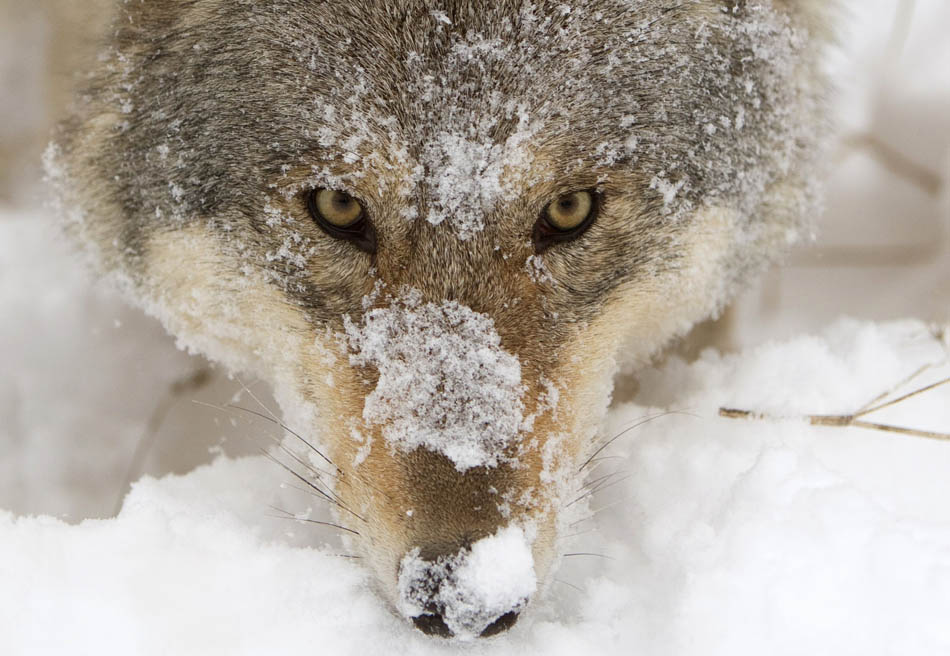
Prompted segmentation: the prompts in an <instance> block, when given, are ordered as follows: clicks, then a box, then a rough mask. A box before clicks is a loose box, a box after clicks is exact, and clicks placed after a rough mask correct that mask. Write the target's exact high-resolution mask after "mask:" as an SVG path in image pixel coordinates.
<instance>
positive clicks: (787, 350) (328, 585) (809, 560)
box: [0, 0, 950, 656]
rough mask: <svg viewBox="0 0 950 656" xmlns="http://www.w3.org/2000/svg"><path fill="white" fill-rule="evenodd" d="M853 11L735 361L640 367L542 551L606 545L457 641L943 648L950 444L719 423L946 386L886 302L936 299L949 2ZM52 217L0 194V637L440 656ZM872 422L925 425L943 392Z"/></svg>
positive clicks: (145, 649)
mask: <svg viewBox="0 0 950 656" xmlns="http://www.w3.org/2000/svg"><path fill="white" fill-rule="evenodd" d="M859 4H860V6H859V7H857V9H858V10H859V11H858V12H857V13H856V14H855V16H854V17H853V18H852V19H850V20H849V26H850V29H849V32H848V34H849V36H848V37H847V39H846V44H845V45H846V50H847V51H848V52H850V53H852V54H853V55H854V59H853V60H850V61H851V62H858V63H857V64H854V63H845V64H842V66H844V67H845V69H846V70H847V71H848V73H847V75H845V78H846V79H847V80H848V86H847V88H846V92H845V94H844V96H843V97H842V100H841V103H840V104H841V106H842V108H843V111H844V115H845V134H846V135H852V136H853V137H855V138H853V139H851V140H848V141H847V143H850V144H851V145H850V146H848V145H847V143H845V144H843V145H842V147H841V149H840V152H839V161H838V166H836V168H835V173H834V176H833V178H832V180H831V194H830V198H829V213H828V215H827V216H826V217H825V218H824V219H823V220H822V225H821V228H822V235H823V236H822V240H821V242H820V248H819V250H818V251H817V254H805V253H801V254H798V255H796V256H795V258H794V259H793V261H792V263H791V266H790V267H789V268H787V269H785V270H784V272H783V273H781V274H773V276H772V277H770V278H769V279H767V280H766V281H765V282H764V283H763V284H762V285H761V286H759V287H758V288H757V289H756V290H754V291H752V292H750V293H749V294H748V295H746V297H744V298H743V299H742V301H741V302H740V303H739V305H738V306H737V309H736V310H735V311H734V313H733V315H732V317H731V320H730V321H731V323H730V325H729V327H730V330H729V331H728V333H727V334H726V335H725V337H720V341H721V342H723V343H726V344H728V345H730V346H733V347H735V348H736V350H737V352H736V353H734V354H731V355H718V354H716V353H715V352H711V351H710V352H706V353H705V354H704V355H703V356H702V357H701V358H700V359H699V360H697V361H696V362H694V363H691V364H689V363H685V362H683V361H680V360H677V359H675V358H674V359H670V360H668V361H667V362H665V363H664V364H662V365H659V366H658V368H657V369H655V370H651V371H648V372H645V373H644V374H643V375H642V376H641V378H640V390H641V391H640V393H639V395H638V396H637V397H636V398H635V402H634V403H633V404H630V405H624V406H620V407H617V408H615V409H614V410H613V412H612V413H611V415H610V418H609V422H608V425H607V426H606V427H605V429H604V435H605V436H607V437H610V436H612V435H615V434H617V433H618V432H620V431H621V430H623V429H624V428H625V427H627V426H629V425H630V424H631V422H634V421H635V420H637V419H638V418H640V417H644V416H654V415H656V414H659V413H661V412H672V414H666V415H664V416H662V417H659V418H657V419H655V420H652V421H650V422H648V423H646V424H643V425H642V426H640V427H638V428H637V429H635V430H633V431H631V432H630V433H628V434H627V435H626V436H624V437H623V438H621V439H619V440H617V442H616V443H614V444H613V445H612V446H611V447H610V448H609V450H607V451H606V452H605V454H607V455H610V456H611V457H614V456H616V458H614V459H610V460H605V461H604V462H603V464H602V466H601V467H602V469H601V472H602V473H603V474H606V473H608V472H610V471H613V470H616V471H621V472H626V475H627V476H629V478H626V479H625V480H623V481H622V482H619V483H617V484H615V485H613V486H612V487H609V488H607V489H605V490H604V491H602V492H600V493H598V494H597V495H596V496H595V497H594V498H592V499H590V500H589V502H590V507H591V510H592V512H594V511H599V512H596V514H594V515H593V516H592V518H591V519H590V520H588V521H586V522H584V523H582V524H579V525H578V526H577V536H576V537H574V538H572V539H570V540H568V541H566V542H565V544H564V548H563V551H564V553H579V552H591V553H597V554H601V555H602V556H609V558H603V557H599V556H589V557H588V556H577V557H567V558H565V559H564V563H563V565H562V568H561V570H560V571H559V573H558V574H557V578H558V581H556V582H555V583H554V584H553V586H552V588H551V590H550V591H549V594H548V596H547V600H546V601H544V602H543V603H542V604H540V605H539V606H537V607H535V608H534V610H533V611H532V612H531V613H530V614H528V615H527V616H526V617H525V618H524V620H523V621H522V622H521V623H520V624H519V625H518V626H517V627H516V628H515V629H514V630H513V632H512V633H511V634H510V635H506V636H502V637H500V638H497V639H493V640H491V641H489V642H485V643H483V644H478V645H474V646H470V647H467V648H465V649H464V651H471V652H473V653H500V654H503V653H514V652H515V651H516V650H517V651H522V652H526V653H544V654H553V655H555V656H556V655H558V654H576V653H578V652H587V653H596V654H614V653H616V654H621V653H622V654H632V653H643V654H677V655H679V654H693V653H696V654H700V653H702V654H710V653H712V654H719V653H722V654H726V653H728V654H757V653H769V654H835V655H836V656H837V655H841V654H862V655H863V654H901V655H902V656H904V655H918V654H919V655H927V656H929V655H932V654H940V653H950V624H948V623H947V621H946V616H947V613H948V612H950V504H947V503H946V500H947V499H948V498H950V476H947V474H946V472H948V471H950V444H948V443H941V442H936V441H928V440H923V439H918V438H911V437H904V436H900V435H895V434H890V433H877V432H869V431H860V430H856V429H844V428H813V427H809V426H807V425H806V424H805V423H804V422H803V421H801V420H794V419H790V420H786V421H770V422H766V421H754V422H746V421H737V420H731V419H722V418H719V417H718V416H717V413H718V409H719V407H721V406H724V405H725V406H736V407H740V408H745V409H749V410H755V411H761V412H768V413H770V414H773V415H780V416H800V415H803V414H816V413H824V414H827V413H851V412H854V411H856V410H857V409H859V408H860V407H862V406H863V405H864V404H866V403H867V402H868V401H870V400H871V399H873V398H875V397H876V396H878V395H879V394H880V393H882V392H884V391H887V390H889V389H891V388H892V387H893V386H894V385H895V384H897V383H899V382H900V381H901V380H903V379H904V378H905V377H907V376H908V375H909V374H911V373H913V372H914V371H916V370H918V369H919V368H920V367H921V366H922V365H924V364H930V363H935V364H936V365H937V366H934V367H932V368H931V369H930V370H928V371H927V372H926V373H924V374H923V375H921V376H920V377H919V378H918V379H917V380H916V381H914V382H913V383H911V384H908V385H905V386H904V387H902V388H901V389H902V390H904V391H908V390H911V389H914V388H915V387H918V386H923V385H925V384H927V383H929V382H934V381H937V380H940V379H942V378H946V377H948V376H950V365H948V364H947V345H946V344H945V343H941V342H940V341H939V340H938V339H936V338H935V337H934V336H933V335H932V333H931V331H930V329H929V325H930V324H925V323H921V322H913V321H907V322H898V323H883V322H882V321H883V320H885V319H891V318H895V317H901V316H918V317H921V318H924V319H927V320H930V321H939V322H941V323H943V322H947V321H948V319H950V286H948V282H947V281H948V280H950V247H948V243H950V239H948V235H950V227H948V226H950V210H948V208H950V204H948V199H947V195H948V190H947V189H948V187H947V182H946V180H947V179H948V178H950V42H948V41H947V39H946V34H947V33H950V5H948V4H947V3H946V1H945V0H929V1H927V0H919V1H918V2H916V3H914V2H906V3H903V6H907V7H911V8H914V9H915V12H914V13H913V14H912V19H911V20H910V22H909V23H908V27H907V30H906V38H905V37H904V36H902V34H903V32H902V30H901V29H900V25H901V21H900V14H898V13H897V12H896V8H897V3H896V2H894V0H869V1H867V2H862V3H859ZM915 5H916V6H915ZM895 15H896V16H898V20H897V21H895ZM895 24H896V25H897V28H895ZM3 56H4V57H5V58H7V59H9V60H10V61H13V59H12V58H13V57H14V55H13V54H8V53H7V52H6V51H4V53H3ZM4 64H5V68H11V66H10V64H9V62H4ZM10 98H12V96H7V98H5V99H4V100H3V101H0V110H2V111H3V112H8V111H9V110H8V109H7V108H8V105H9V104H10ZM24 102H25V101H24ZM16 109H17V111H20V110H22V109H23V106H22V105H20V106H17V107H16ZM856 135H871V136H872V137H873V139H872V140H871V143H872V144H876V145H872V146H868V140H867V139H864V138H857V136H856ZM881 143H883V144H884V146H885V148H884V149H882V148H881V147H880V144H881ZM891 150H896V151H897V152H898V153H899V154H900V155H901V156H902V157H903V158H904V159H908V160H910V162H909V163H910V166H907V165H901V161H900V158H898V161H897V162H896V163H895V159H894V157H893V156H891V157H888V156H885V155H887V154H888V153H890V151H891ZM890 154H891V155H893V153H890ZM904 164H907V163H904ZM22 178H23V176H20V177H19V178H18V179H22ZM20 195H21V196H24V197H26V196H30V194H29V193H25V192H22V193H21V194H20ZM33 195H34V196H35V195H36V193H35V192H33ZM54 220H55V217H52V218H51V217H47V216H45V215H44V213H43V212H42V211H41V210H38V209H36V207H35V204H28V205H24V204H22V203H20V204H19V205H17V206H16V207H13V206H11V207H10V208H8V209H2V210H0V317H2V320H0V358H2V361H3V363H4V375H3V376H2V377H0V508H2V509H6V511H0V654H16V655H19V654H31V655H32V654H63V653H98V654H112V653H117V654H118V653H134V654H167V653H176V654H201V655H205V654H218V653H221V654H242V653H248V654H260V653H276V652H279V651H281V650H288V651H289V650H293V651H295V652H307V653H309V652H313V651H320V652H326V653H333V654H349V653H354V654H356V653H375V652H378V651H379V650H380V645H387V646H388V647H386V649H387V651H391V652H394V653H412V654H428V653H443V652H445V653H454V652H455V651H457V648H456V647H454V646H447V645H445V644H443V643H441V642H439V641H438V640H434V639H429V638H426V637H424V636H422V635H421V634H419V633H418V632H415V631H413V630H411V628H409V627H408V626H407V625H406V624H405V622H404V621H402V620H399V619H397V618H396V617H395V616H394V615H393V614H392V613H391V612H390V611H389V610H387V609H386V608H385V606H384V605H383V604H382V602H380V601H379V599H378V597H377V596H375V595H374V594H373V593H372V592H371V590H370V589H369V578H368V576H367V574H366V573H365V572H364V571H363V570H362V569H361V568H360V567H359V566H358V565H357V564H355V563H354V562H352V561H350V560H348V559H346V558H343V557H341V555H340V554H343V553H344V549H343V546H342V545H341V544H340V543H339V541H338V540H337V538H336V537H335V536H334V535H332V533H331V532H330V531H329V530H318V529H317V528H316V527H314V526H312V525H302V524H300V525H298V524H295V523H293V522H290V521H287V520H284V519H279V518H276V517H273V515H276V514H278V513H276V512H275V511H272V510H271V509H270V508H269V506H277V507H281V508H286V509H288V510H291V511H294V512H297V511H304V510H306V509H307V506H308V502H307V500H306V499H305V498H304V497H302V496H301V495H300V494H298V493H297V492H296V491H295V490H293V489H291V488H289V487H282V484H286V483H287V481H286V477H283V476H282V475H281V472H280V471H279V470H278V469H277V468H276V467H275V466H274V465H273V464H271V463H269V462H268V461H266V460H264V459H263V458H261V457H259V456H253V455H251V454H253V453H254V452H255V450H256V449H257V448H258V447H259V446H260V445H261V444H262V441H263V439H262V436H263V435H265V434H266V432H267V431H268V430H269V429H268V427H267V426H266V424H263V423H254V422H251V421H249V420H248V418H247V417H244V416H240V415H235V414H229V413H227V412H224V411H221V410H216V409H213V408H209V407H207V406H205V405H200V404H195V403H192V401H193V400H198V401H201V402H205V403H210V404H213V405H221V404H223V403H226V402H227V401H228V400H229V399H230V398H231V396H232V395H233V394H234V393H235V392H236V391H238V390H240V387H241V385H240V384H239V383H238V382H237V381H229V380H228V379H227V378H226V377H224V376H223V375H222V374H221V373H220V372H212V373H211V375H210V378H209V382H208V383H207V384H205V385H197V384H189V383H188V382H186V381H189V380H191V381H194V380H195V377H196V374H201V373H202V372H204V371H206V369H207V367H208V365H207V363H205V362H204V361H202V360H201V359H198V358H192V357H189V356H187V355H185V354H183V353H181V352H179V351H177V350H176V349H175V348H174V345H173V341H172V340H171V339H170V338H169V337H167V336H165V335H164V334H163V332H162V331H161V329H160V328H159V327H158V326H157V325H156V324H155V323H154V322H153V321H151V320H149V319H147V318H145V317H144V316H142V315H141V314H140V313H139V312H138V311H137V310H134V309H130V308H127V307H126V306H125V305H123V304H122V302H121V301H120V300H118V299H117V298H116V297H115V295H114V294H112V293H111V292H109V291H108V290H104V289H102V288H99V287H97V286H95V285H93V284H92V283H91V281H90V280H89V279H88V277H86V276H85V274H84V273H83V269H82V266H81V265H80V263H79V262H78V261H77V260H76V259H75V258H74V257H72V256H71V255H70V254H69V249H68V247H67V246H66V245H65V244H63V243H62V242H61V240H60V238H59V237H58V236H57V233H56V231H55V229H54V228H53V227H52V223H53V221H54ZM842 314H850V315H853V316H860V317H864V318H866V319H873V320H877V321H879V322H881V323H871V322H869V321H837V317H839V316H840V315H842ZM806 333H811V334H812V335H814V336H811V337H806V336H800V335H802V334H806ZM795 335H799V336H795ZM776 337H778V338H780V339H781V340H783V341H781V342H767V340H769V339H773V338H776ZM766 342H767V343H766ZM762 343H764V344H765V345H761V346H756V345H757V344H762ZM940 363H943V364H940ZM200 377H201V376H200V375H199V376H198V378H200ZM242 382H244V383H247V384H249V385H250V386H252V387H254V382H253V381H242ZM176 383H177V388H176V387H175V386H176ZM254 388H255V390H258V391H260V392H261V393H262V394H265V395H266V390H263V389H259V388H258V387H254ZM176 389H177V390H178V391H177V392H176V391H175V390H176ZM264 401H265V403H270V401H268V400H267V399H266V398H264ZM874 419H875V420H879V421H881V422H884V423H893V424H899V425H902V426H913V427H915V428H919V429H922V430H932V431H943V432H946V431H948V430H950V390H947V389H942V390H941V389H937V390H933V391H932V392H930V393H928V394H926V395H922V396H920V397H916V398H914V399H912V400H909V401H907V402H905V403H902V404H900V405H899V406H897V407H894V408H890V409H888V410H886V411H883V412H882V413H881V414H880V416H877V415H875V416H874ZM143 438H145V439H149V438H151V439H153V440H154V445H153V446H152V447H151V449H150V450H149V451H148V454H147V457H146V458H145V459H144V461H143V463H141V464H140V465H138V466H136V467H134V468H132V469H133V470H134V471H136V472H141V471H145V472H147V473H150V474H153V475H154V476H155V477H152V478H149V477H146V478H144V479H142V480H140V481H139V482H138V483H136V485H135V486H134V489H133V491H132V493H131V494H130V495H129V496H128V497H126V499H125V501H124V504H123V506H122V511H121V513H120V514H119V515H118V517H116V518H111V516H112V513H113V506H114V505H115V504H116V502H117V500H118V499H120V498H121V494H122V490H123V480H124V478H125V476H126V473H127V472H128V471H130V463H131V462H132V460H133V452H134V451H135V449H136V447H137V445H139V444H141V443H142V440H143ZM209 451H210V452H209ZM222 453H223V454H225V455H218V454H222ZM216 456H217V460H215V461H214V464H212V465H209V466H199V465H201V463H206V462H209V461H211V460H212V459H214V458H215V457H216ZM196 467H197V468H196ZM174 474H178V475H177V476H176V475H174ZM35 515H43V517H34V516H35ZM53 517H56V518H57V519H54V518H53ZM95 518H101V519H95Z"/></svg>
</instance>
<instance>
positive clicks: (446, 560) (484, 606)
mask: <svg viewBox="0 0 950 656" xmlns="http://www.w3.org/2000/svg"><path fill="white" fill-rule="evenodd" d="M421 553H422V550H421V549H420V548H415V549H413V550H412V551H410V552H409V553H408V554H406V556H405V557H404V558H403V559H402V562H401V563H400V564H399V581H398V585H397V595H398V596H397V605H398V607H399V610H400V611H401V612H402V614H403V615H404V616H405V617H406V618H408V619H411V620H412V623H413V624H415V626H416V628H418V629H419V630H420V631H422V632H423V633H426V634H428V635H435V636H442V637H446V638H451V637H457V638H461V639H463V640H466V639H471V638H477V637H482V638H487V637H490V636H493V635H497V634H499V633H503V632H504V631H507V630H508V629H510V628H511V627H513V626H514V625H515V623H516V622H517V621H518V616H519V615H520V614H521V611H522V610H524V608H525V607H526V606H527V605H528V601H529V599H530V598H531V597H532V596H533V595H534V593H535V591H536V589H537V580H536V578H535V572H534V557H533V555H532V552H531V546H530V543H529V542H528V541H527V539H526V538H525V535H524V532H523V531H522V530H521V529H520V528H518V527H514V526H509V527H507V528H504V529H501V530H499V531H498V533H496V534H495V535H493V536H489V537H486V538H482V539H481V540H479V541H477V542H475V543H473V544H472V545H471V546H470V547H465V548H462V549H460V550H459V551H457V552H455V553H454V554H451V555H442V556H436V557H435V559H434V560H430V559H427V558H423V557H422V556H421ZM430 553H432V552H430Z"/></svg>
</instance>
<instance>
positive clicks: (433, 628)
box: [412, 611, 520, 638]
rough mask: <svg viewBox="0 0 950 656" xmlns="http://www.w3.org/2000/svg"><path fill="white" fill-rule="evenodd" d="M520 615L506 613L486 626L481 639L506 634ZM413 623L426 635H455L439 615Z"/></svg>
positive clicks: (428, 616) (426, 616) (512, 612)
mask: <svg viewBox="0 0 950 656" xmlns="http://www.w3.org/2000/svg"><path fill="white" fill-rule="evenodd" d="M519 614H520V613H518V612H517V611H511V612H508V613H505V614H504V615H502V616H501V617H499V618H498V619H497V620H495V621H494V622H492V623H491V624H489V625H488V626H486V627H485V629H484V630H483V631H482V633H481V636H480V637H482V638H490V637H492V636H495V635H498V634H499V633H504V632H505V631H507V630H508V629H510V628H511V627H513V626H514V625H515V624H516V623H517V622H518V615H519ZM412 623H413V624H415V625H416V628H417V629H419V630H420V631H422V632H423V633H425V634H426V635H430V636H438V637H440V638H451V637H452V635H453V634H452V630H451V629H450V628H449V627H448V625H446V623H445V620H444V619H442V616H441V615H440V614H438V613H425V614H424V615H419V616H418V617H413V618H412Z"/></svg>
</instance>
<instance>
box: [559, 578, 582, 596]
mask: <svg viewBox="0 0 950 656" xmlns="http://www.w3.org/2000/svg"><path fill="white" fill-rule="evenodd" d="M554 580H555V581H556V582H557V583H560V584H561V585H566V586H567V587H569V588H574V589H575V590H577V591H578V592H580V593H583V592H584V590H583V589H581V588H580V587H578V586H576V585H574V584H573V583H568V582H567V581H564V580H563V579H554Z"/></svg>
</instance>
